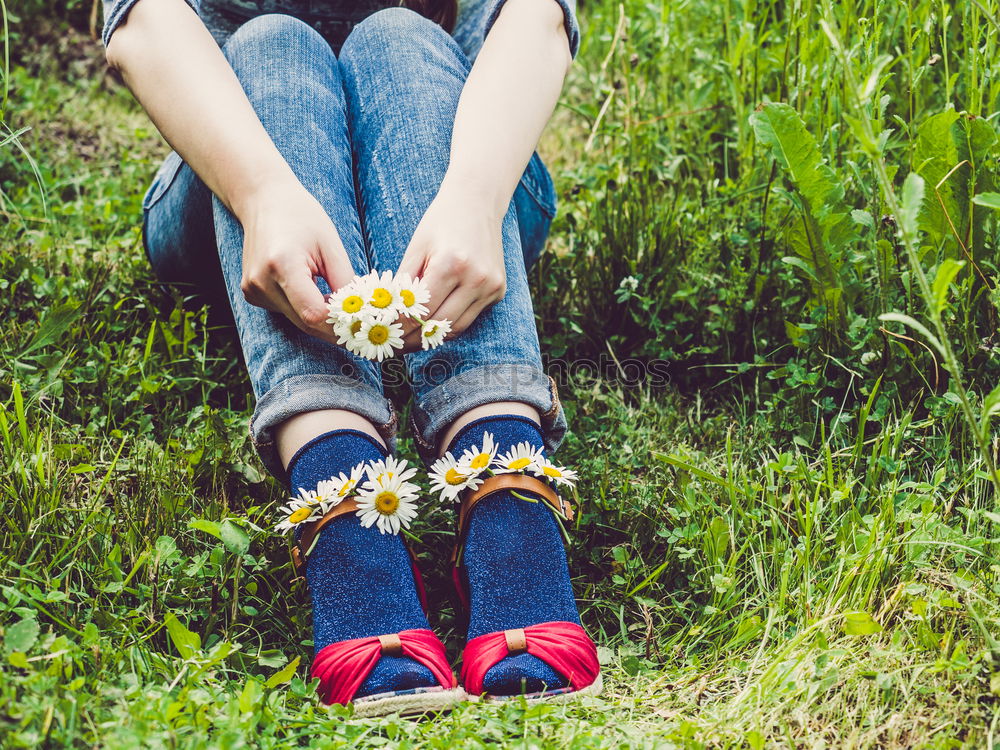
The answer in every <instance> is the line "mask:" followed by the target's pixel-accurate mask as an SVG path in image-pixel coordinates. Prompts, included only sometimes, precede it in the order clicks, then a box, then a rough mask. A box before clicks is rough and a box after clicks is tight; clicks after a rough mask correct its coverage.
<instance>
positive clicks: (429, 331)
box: [424, 325, 438, 339]
mask: <svg viewBox="0 0 1000 750" xmlns="http://www.w3.org/2000/svg"><path fill="white" fill-rule="evenodd" d="M437 332H438V327H437V326H436V325H435V326H426V327H425V328H424V337H425V338H428V339H429V338H430V337H431V336H436V335H437Z"/></svg>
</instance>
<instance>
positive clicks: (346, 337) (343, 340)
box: [333, 315, 364, 348]
mask: <svg viewBox="0 0 1000 750" xmlns="http://www.w3.org/2000/svg"><path fill="white" fill-rule="evenodd" d="M363 323H364V320H363V319H362V318H361V317H360V316H356V315H344V316H343V317H341V318H340V320H338V321H337V322H336V323H334V324H333V332H334V333H335V334H337V343H338V344H340V345H341V346H347V347H348V348H350V346H351V342H352V341H354V339H355V338H356V337H357V335H358V334H359V333H360V332H361V326H362V324H363Z"/></svg>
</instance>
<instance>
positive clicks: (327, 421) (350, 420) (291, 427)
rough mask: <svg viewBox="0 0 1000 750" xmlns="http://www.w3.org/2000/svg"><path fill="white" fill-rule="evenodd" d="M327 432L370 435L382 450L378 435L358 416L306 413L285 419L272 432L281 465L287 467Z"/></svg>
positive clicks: (336, 411)
mask: <svg viewBox="0 0 1000 750" xmlns="http://www.w3.org/2000/svg"><path fill="white" fill-rule="evenodd" d="M330 430H358V431H359V432H363V433H365V434H366V435H371V436H372V437H373V438H375V439H376V440H377V441H378V442H379V444H380V445H381V446H382V447H383V448H385V441H384V440H382V438H381V437H380V436H379V434H378V430H376V429H375V426H374V425H373V424H372V423H371V422H369V421H368V420H367V419H365V418H364V417H362V416H361V415H360V414H355V413H354V412H353V411H344V410H343V409H325V410H321V411H307V412H303V413H302V414H296V415H295V416H294V417H291V418H289V419H286V420H285V421H284V422H282V423H281V424H280V425H278V427H277V428H276V429H275V433H276V436H277V441H278V455H279V456H280V457H281V464H282V466H288V462H289V461H291V459H292V456H294V455H295V452H296V451H297V450H298V449H299V448H301V447H302V446H303V445H305V444H306V443H308V442H309V441H310V440H312V439H313V438H315V437H319V436H320V435H322V434H324V433H327V432H330Z"/></svg>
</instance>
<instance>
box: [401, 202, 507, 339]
mask: <svg viewBox="0 0 1000 750" xmlns="http://www.w3.org/2000/svg"><path fill="white" fill-rule="evenodd" d="M502 222H503V215H502V214H501V215H499V216H497V215H496V213H495V212H494V211H491V210H490V208H489V205H488V204H487V203H486V202H480V201H477V200H476V199H475V198H472V197H469V196H468V195H463V194H461V193H460V192H459V191H458V190H455V189H452V188H449V187H447V186H446V185H442V187H441V190H440V191H439V192H438V194H437V196H436V197H435V198H434V200H433V201H432V202H431V205H430V206H429V207H428V209H427V212H426V213H425V214H424V216H423V218H422V219H421V220H420V223H419V224H418V225H417V229H416V231H415V232H414V233H413V238H412V239H411V240H410V244H409V246H408V247H407V248H406V253H405V254H404V255H403V260H402V262H401V263H400V266H399V272H400V273H408V274H409V275H410V276H414V277H416V276H419V277H421V278H422V279H423V280H424V281H425V282H426V283H427V286H428V287H429V288H430V292H431V298H430V301H429V302H428V303H427V309H428V310H429V312H428V314H427V317H426V319H427V320H431V319H435V320H440V319H442V318H444V319H447V320H450V321H451V323H452V328H451V334H450V335H449V338H454V337H455V336H457V335H458V334H460V333H462V331H464V330H465V329H466V328H468V327H469V326H470V325H472V323H473V321H475V319H476V318H477V317H478V316H479V314H480V313H481V312H482V311H483V310H484V309H485V308H487V307H488V306H490V305H492V304H494V303H496V302H499V301H500V300H502V299H503V297H504V294H506V292H507V271H506V268H505V267H504V254H503V242H502V240H501V232H500V228H501V225H502ZM404 331H405V332H406V333H405V335H404V337H403V344H404V349H405V350H406V351H412V350H414V349H419V348H420V329H419V326H418V324H417V323H415V322H413V321H411V320H409V319H407V320H406V321H405V322H404Z"/></svg>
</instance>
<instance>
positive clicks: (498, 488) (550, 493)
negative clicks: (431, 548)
mask: <svg viewBox="0 0 1000 750" xmlns="http://www.w3.org/2000/svg"><path fill="white" fill-rule="evenodd" d="M518 490H521V491H522V492H531V493H532V494H535V495H538V496H539V497H541V498H542V500H544V501H545V503H546V504H547V505H548V506H549V507H550V508H551V509H552V511H553V512H554V513H556V514H557V515H559V516H561V517H562V518H564V519H566V520H567V521H572V520H573V506H572V505H570V503H569V501H567V500H563V499H562V498H561V497H560V496H559V495H558V494H556V492H555V490H553V489H552V488H551V487H549V486H548V485H547V484H545V482H543V481H541V480H539V479H535V478H534V477H532V476H528V475H527V474H497V475H496V476H492V477H487V478H486V479H485V480H484V481H483V483H482V484H480V485H479V486H478V487H477V488H476V489H475V490H473V491H471V492H468V491H466V493H465V495H464V496H463V497H462V505H461V507H460V508H459V510H458V538H459V540H460V541H459V543H458V544H457V545H455V548H454V549H453V550H452V553H451V562H452V565H455V564H457V562H458V555H459V550H460V549H461V547H462V543H463V542H462V541H461V540H463V539H464V538H465V528H466V526H467V525H468V520H469V514H470V513H472V510H473V509H474V508H475V507H476V505H478V504H479V502H480V501H482V500H484V499H485V498H487V497H489V496H490V495H495V494H496V493H497V492H505V491H514V492H517V491H518Z"/></svg>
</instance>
